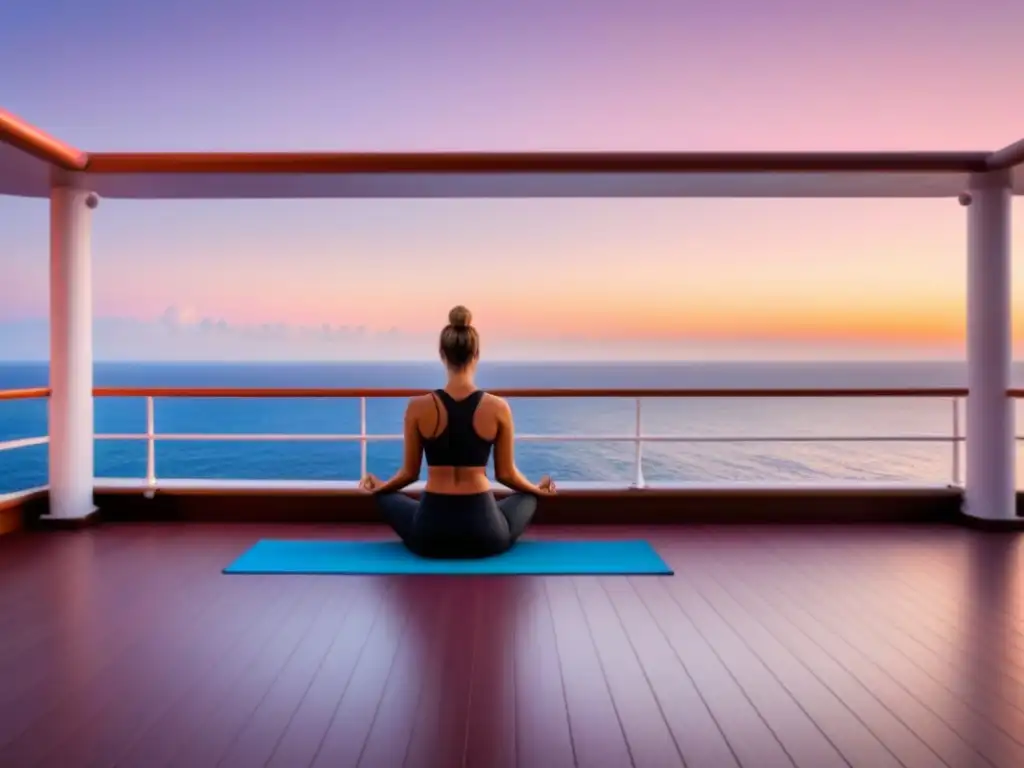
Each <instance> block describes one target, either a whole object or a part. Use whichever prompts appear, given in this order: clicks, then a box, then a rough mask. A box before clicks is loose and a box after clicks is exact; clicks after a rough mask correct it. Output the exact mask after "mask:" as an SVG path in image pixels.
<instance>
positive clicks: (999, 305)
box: [961, 171, 1017, 520]
mask: <svg viewBox="0 0 1024 768" xmlns="http://www.w3.org/2000/svg"><path fill="white" fill-rule="evenodd" d="M1012 201H1013V191H1012V184H1011V178H1010V174H1009V173H1008V172H1006V171H998V172H991V173H975V174H972V175H971V182H970V190H969V193H968V194H966V195H962V196H961V202H962V203H965V204H966V205H967V206H968V207H967V405H966V411H965V413H964V415H965V416H966V417H967V418H966V421H965V423H964V435H965V437H966V438H967V439H966V441H965V447H964V469H965V473H964V475H965V476H964V495H963V506H962V508H963V511H964V512H965V513H966V514H968V515H970V516H971V517H975V518H982V519H985V520H1013V519H1014V518H1016V516H1017V478H1016V456H1015V454H1016V445H1015V440H1014V437H1015V429H1014V401H1013V399H1012V398H1010V396H1009V395H1008V394H1007V390H1008V389H1009V388H1010V387H1011V385H1012V377H1011V375H1010V372H1011V365H1012V362H1013V347H1012V338H1011V336H1012V333H1011V332H1012V320H1013V302H1012V296H1011V291H1010V287H1011V277H1012V275H1011V272H1012V270H1011V266H1012V259H1011V257H1010V228H1011V221H1012V216H1011V203H1012Z"/></svg>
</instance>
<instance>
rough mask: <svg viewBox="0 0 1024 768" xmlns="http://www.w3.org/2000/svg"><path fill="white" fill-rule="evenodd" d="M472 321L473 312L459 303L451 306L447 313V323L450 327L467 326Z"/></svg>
mask: <svg viewBox="0 0 1024 768" xmlns="http://www.w3.org/2000/svg"><path fill="white" fill-rule="evenodd" d="M472 322H473V313H472V312H470V311H469V310H468V309H466V308H465V307H464V306H462V305H461V304H459V306H457V307H452V311H451V312H449V313H448V324H449V325H450V326H452V328H468V327H469V325H470V323H472Z"/></svg>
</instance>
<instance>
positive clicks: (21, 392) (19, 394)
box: [0, 387, 50, 400]
mask: <svg viewBox="0 0 1024 768" xmlns="http://www.w3.org/2000/svg"><path fill="white" fill-rule="evenodd" d="M49 396H50V389H49V387H34V388H32V389H0V400H31V399H33V398H37V397H49Z"/></svg>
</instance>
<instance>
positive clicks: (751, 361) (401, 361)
mask: <svg viewBox="0 0 1024 768" xmlns="http://www.w3.org/2000/svg"><path fill="white" fill-rule="evenodd" d="M966 362H967V358H966V357H929V358H920V359H915V360H887V359H885V358H878V359H868V358H860V359H858V358H849V359H825V360H809V359H806V358H779V359H778V360H765V359H763V358H675V359H671V360H658V359H651V360H636V359H619V360H616V359H600V358H595V359H573V360H551V359H544V358H541V359H537V360H524V359H491V360H489V361H488V362H487V363H486V364H495V363H496V364H499V365H509V364H511V365H541V364H545V365H550V364H552V363H554V364H557V365H631V366H636V365H672V364H676V363H705V364H722V363H726V364H728V363H741V364H744V365H755V364H763V365H780V364H781V365H807V364H811V365H813V364H822V365H826V364H830V365H837V364H838V365H844V364H857V365H877V364H885V365H919V364H922V363H966ZM1011 362H1013V363H1014V364H1016V363H1024V356H1022V357H1021V358H1020V359H1014V360H1012V361H1011ZM29 363H31V364H47V365H48V364H49V363H50V360H49V358H36V359H20V360H16V359H4V358H0V365H24V364H29ZM93 363H94V364H95V363H116V364H128V363H138V364H145V365H154V364H156V365H254V364H259V365H278V366H280V365H408V364H421V365H440V363H439V361H435V360H425V359H423V358H396V359H391V360H372V359H370V360H266V359H251V360H202V359H198V360H185V359H182V360H153V359H130V358H97V359H94V360H93Z"/></svg>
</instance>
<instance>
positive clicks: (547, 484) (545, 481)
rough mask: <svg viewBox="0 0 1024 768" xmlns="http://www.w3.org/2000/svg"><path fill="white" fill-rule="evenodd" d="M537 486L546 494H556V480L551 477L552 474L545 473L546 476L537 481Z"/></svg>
mask: <svg viewBox="0 0 1024 768" xmlns="http://www.w3.org/2000/svg"><path fill="white" fill-rule="evenodd" d="M537 488H539V489H540V492H541V493H542V494H543V495H545V496H554V495H555V490H556V489H555V481H554V480H552V479H551V475H544V477H542V478H541V479H540V482H539V483H537Z"/></svg>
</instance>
